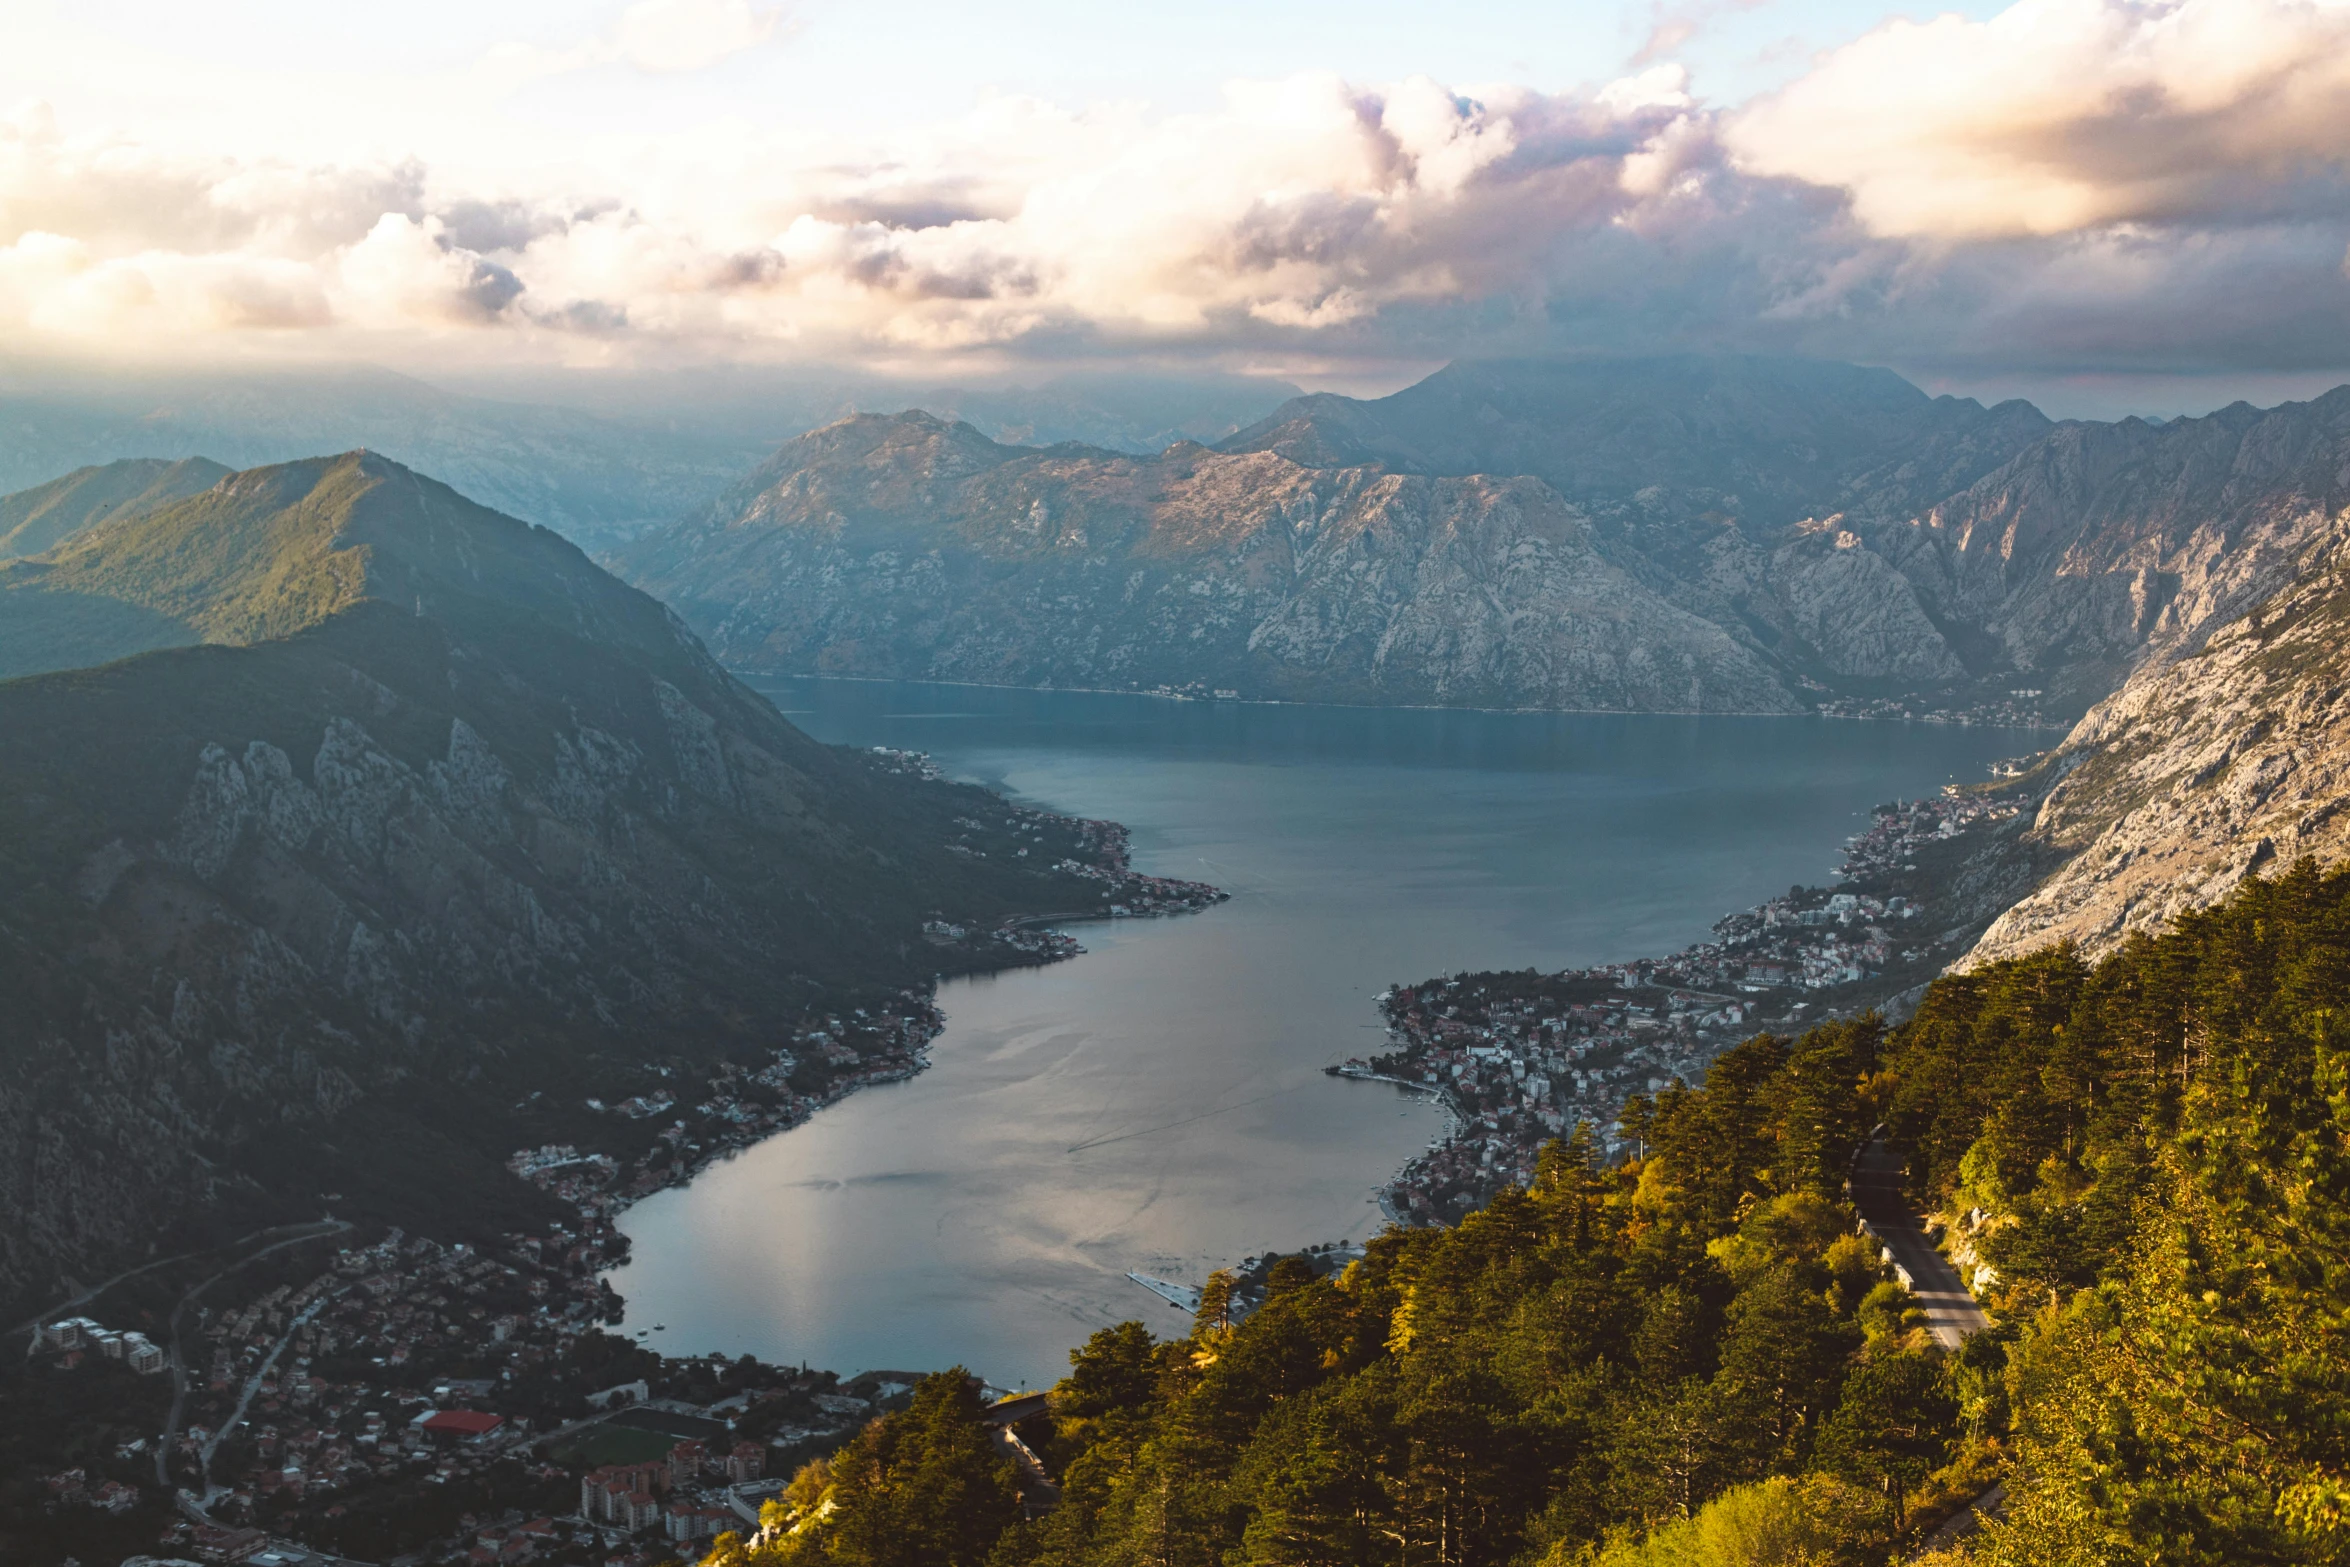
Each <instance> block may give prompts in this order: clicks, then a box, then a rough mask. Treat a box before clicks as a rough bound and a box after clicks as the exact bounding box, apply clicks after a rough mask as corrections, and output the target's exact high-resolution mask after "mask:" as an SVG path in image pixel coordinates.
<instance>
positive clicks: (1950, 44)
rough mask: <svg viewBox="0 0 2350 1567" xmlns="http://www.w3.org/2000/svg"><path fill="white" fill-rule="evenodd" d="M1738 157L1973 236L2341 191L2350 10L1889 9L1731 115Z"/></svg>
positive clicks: (2158, 217)
mask: <svg viewBox="0 0 2350 1567" xmlns="http://www.w3.org/2000/svg"><path fill="white" fill-rule="evenodd" d="M1729 142H1730V145H1731V146H1732V148H1733V149H1734V150H1735V151H1736V153H1737V155H1738V157H1739V160H1740V162H1741V163H1742V165H1743V166H1744V167H1746V168H1747V169H1749V170H1752V171H1753V172H1755V173H1758V174H1764V175H1784V176H1792V177H1794V178H1798V179H1803V180H1809V181H1812V182H1814V183H1817V184H1822V185H1830V186H1836V187H1839V188H1841V189H1843V190H1845V191H1848V192H1849V193H1850V196H1851V200H1852V206H1853V211H1854V213H1855V214H1856V215H1857V216H1858V217H1859V218H1860V220H1861V221H1862V222H1863V223H1865V224H1866V225H1868V227H1869V228H1870V229H1871V230H1872V231H1874V232H1876V233H1879V234H1896V235H1918V236H1930V237H1934V238H1938V239H1982V238H1996V237H2005V236H2012V235H2055V234H2067V233H2073V232H2077V231H2081V230H2086V229H2092V228H2097V227H2101V226H2105V225H2110V224H2116V223H2133V222H2134V223H2180V222H2210V221H2219V222H2226V221H2230V220H2235V219H2240V218H2243V217H2247V216H2271V215H2274V214H2275V213H2276V212H2277V211H2278V210H2280V209H2290V208H2292V207H2293V206H2295V205H2297V204H2301V203H2305V202H2309V201H2312V200H2315V201H2318V202H2321V203H2323V204H2325V205H2326V206H2328V207H2329V208H2331V209H2333V210H2337V211H2338V210H2340V207H2341V205H2342V201H2341V192H2342V178H2343V174H2344V165H2345V158H2350V6H2345V5H2343V4H2340V3H2334V0H2326V3H2320V0H2171V3H2159V4H2157V3H2145V0H2021V3H2020V4H2017V5H2015V6H2014V7H2012V8H2011V9H2009V10H2007V11H2004V12H2001V13H2000V14H1999V15H1997V16H1995V17H1993V18H1991V19H1990V20H1988V21H1984V22H1975V21H1969V20H1967V19H1965V18H1963V17H1958V16H1943V17H1940V18H1937V19H1936V20H1934V21H1931V22H1922V23H1921V22H1906V21H1897V22H1893V23H1889V24H1888V25H1886V26H1885V27H1882V28H1880V29H1878V30H1877V31H1875V32H1873V33H1870V34H1869V35H1868V36H1866V37H1864V38H1862V39H1860V40H1858V41H1857V42H1855V43H1852V44H1850V45H1847V46H1846V47H1845V48H1842V49H1840V50H1837V51H1835V52H1834V53H1832V54H1831V55H1829V56H1828V57H1827V58H1826V59H1824V60H1823V61H1821V62H1820V63H1819V65H1818V66H1817V67H1815V68H1814V69H1813V70H1812V71H1811V72H1810V73H1808V74H1807V75H1805V76H1804V77H1803V78H1802V79H1800V80H1799V81H1797V82H1795V83H1794V84H1792V85H1791V86H1789V87H1787V88H1786V89H1784V90H1783V91H1781V92H1779V93H1777V94H1775V95H1773V96H1772V97H1770V98H1768V99H1765V100H1764V101H1762V102H1760V103H1758V104H1756V105H1754V106H1753V107H1751V108H1749V109H1747V110H1746V111H1745V112H1744V113H1742V114H1741V115H1739V116H1738V117H1737V118H1736V120H1735V122H1734V123H1733V125H1732V126H1731V128H1730V131H1729Z"/></svg>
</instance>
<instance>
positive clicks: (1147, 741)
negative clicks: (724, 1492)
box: [613, 680, 2045, 1386]
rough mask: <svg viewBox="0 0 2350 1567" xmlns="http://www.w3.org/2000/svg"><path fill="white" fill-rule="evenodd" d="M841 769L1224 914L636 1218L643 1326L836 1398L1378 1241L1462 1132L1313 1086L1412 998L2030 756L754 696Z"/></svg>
mask: <svg viewBox="0 0 2350 1567" xmlns="http://www.w3.org/2000/svg"><path fill="white" fill-rule="evenodd" d="M762 689H765V690H767V691H768V693H769V695H771V696H772V697H773V698H774V699H775V701H776V703H777V705H778V706H779V707H781V708H783V709H784V710H785V711H786V712H788V713H790V714H791V715H792V718H793V720H794V721H795V722H797V723H799V724H800V725H801V726H802V727H804V728H806V729H808V730H809V731H810V732H811V733H813V734H815V735H816V736H818V737H819V738H821V739H825V740H832V741H840V742H844V743H850V744H857V745H892V746H904V747H910V748H913V749H918V750H926V751H929V752H930V753H932V754H933V755H934V756H936V757H937V758H938V759H939V761H940V762H941V763H942V764H944V765H945V766H946V767H947V768H948V770H949V771H950V772H952V773H954V774H955V775H957V776H959V777H965V778H971V779H975V780H978V781H981V782H985V783H987V784H990V785H991V786H993V787H996V788H998V789H1001V790H1003V791H1005V792H1006V793H1008V794H1012V795H1015V796H1018V797H1019V798H1021V799H1023V800H1025V801H1028V802H1031V803H1034V804H1037V805H1042V806H1046V807H1049V808H1052V809H1055V810H1062V811H1069V812H1072V813H1075V814H1079V815H1085V816H1105V817H1111V818H1114V819H1116V820H1119V821H1123V822H1126V823H1128V824H1129V825H1130V826H1132V827H1133V829H1134V846H1135V858H1136V864H1137V867H1138V868H1139V869H1143V870H1147V871H1151V872H1155V873H1159V874H1163V875H1171V876H1184V877H1192V878H1196V879H1199V880H1204V881H1211V882H1214V883H1215V884H1216V885H1218V886H1220V887H1222V888H1224V889H1225V890H1226V891H1228V892H1230V893H1231V894H1232V901H1231V902H1230V903H1228V904H1224V905H1221V906H1219V907H1217V908H1214V909H1211V910H1209V911H1207V912H1206V913H1203V914H1199V915H1192V916H1184V917H1179V918H1174V919H1166V920H1149V921H1134V922H1120V923H1118V924H1114V925H1112V924H1101V925H1086V926H1081V927H1077V928H1076V934H1077V935H1078V937H1079V939H1080V940H1081V941H1083V942H1084V943H1085V945H1086V947H1087V948H1088V949H1089V951H1088V955H1087V956H1085V957H1082V958H1079V959H1077V960H1076V961H1074V962H1071V963H1063V964H1058V965H1056V966H1054V967H1052V968H1048V969H1042V970H1024V971H1021V972H1018V973H1014V974H1007V975H1001V976H996V977H993V978H982V979H969V980H957V981H953V982H950V983H949V984H947V985H946V986H944V987H943V988H942V991H941V994H940V998H939V999H940V1004H941V1005H942V1006H943V1007H944V1008H945V1011H946V1016H947V1025H946V1032H945V1033H944V1034H943V1035H942V1036H941V1037H940V1039H939V1041H938V1043H937V1044H936V1046H935V1047H934V1048H933V1051H932V1063H933V1064H932V1067H931V1069H930V1070H929V1071H928V1072H926V1073H924V1074H922V1075H921V1076H919V1077H916V1078H914V1079H912V1080H910V1081H908V1082H905V1083H897V1084H889V1085H885V1086H882V1087H878V1088H871V1089H866V1090H864V1091H863V1092H860V1093H858V1094H856V1095H854V1096H852V1097H851V1098H849V1099H848V1100H846V1101H844V1102H843V1103H841V1104H840V1105H837V1106H835V1107H834V1108H832V1109H830V1110H826V1111H824V1112H822V1113H821V1114H819V1115H818V1116H817V1117H816V1118H815V1119H814V1120H813V1121H811V1122H810V1123H809V1124H808V1125H806V1126H804V1127H801V1128H800V1129H798V1130H796V1131H793V1132H790V1133H788V1134H786V1135H784V1136H782V1137H778V1138H775V1139H772V1140H770V1141H769V1142H767V1143H765V1144H763V1145H761V1146H759V1147H757V1148H754V1149H751V1150H749V1151H748V1152H746V1153H744V1154H742V1155H739V1156H737V1157H736V1158H734V1159H732V1160H730V1161H727V1162H726V1163H723V1164H720V1165H717V1166H714V1167H713V1168H712V1169H710V1170H708V1171H706V1172H705V1173H704V1174H703V1175H702V1176H701V1177H700V1178H699V1179H698V1180H696V1181H695V1182H694V1183H693V1184H692V1185H691V1186H689V1187H685V1188H682V1189H679V1190H675V1191H669V1192H663V1193H661V1194H659V1195H657V1196H655V1197H653V1198H651V1199H649V1200H647V1201H646V1202H643V1203H641V1204H639V1205H638V1206H637V1207H636V1208H634V1209H632V1210H630V1212H629V1213H628V1215H627V1216H626V1218H625V1219H624V1220H623V1222H622V1228H623V1229H625V1230H626V1231H627V1232H628V1234H629V1235H630V1237H631V1239H632V1240H633V1241H634V1243H635V1259H634V1261H632V1262H631V1264H630V1265H629V1266H628V1267H627V1268H625V1269H623V1270H621V1271H620V1272H619V1273H618V1274H617V1275H615V1277H614V1280H613V1282H614V1285H615V1287H616V1288H618V1289H619V1290H620V1291H621V1292H622V1293H623V1294H624V1295H626V1296H627V1297H628V1301H629V1314H628V1321H629V1325H630V1327H631V1328H632V1329H633V1328H635V1327H638V1326H649V1325H650V1324H652V1323H655V1322H663V1323H667V1324H668V1325H669V1327H668V1330H667V1331H666V1332H664V1333H662V1334H660V1335H658V1336H657V1337H656V1338H655V1340H654V1342H655V1343H656V1344H657V1345H658V1346H659V1347H661V1348H663V1349H665V1350H667V1351H669V1352H671V1353H688V1352H699V1351H702V1350H711V1349H716V1350H724V1351H727V1352H729V1353H733V1352H740V1351H750V1352H753V1353H756V1354H758V1355H760V1356H762V1357H764V1358H769V1359H774V1360H780V1361H792V1362H799V1361H807V1362H809V1363H811V1364H814V1365H819V1366H828V1367H831V1368H833V1369H835V1370H838V1371H840V1372H842V1373H843V1374H847V1373H850V1372H854V1371H857V1370H862V1369H868V1368H877V1367H889V1368H893V1369H912V1370H921V1369H928V1368H935V1367H939V1366H945V1365H948V1364H951V1363H954V1362H958V1361H960V1362H962V1363H964V1364H967V1365H969V1366H970V1367H972V1368H973V1369H974V1370H977V1371H980V1372H982V1373H984V1374H985V1375H987V1376H989V1377H990V1378H992V1379H994V1380H995V1381H997V1382H999V1383H1003V1384H1006V1385H1011V1384H1015V1383H1019V1382H1023V1381H1025V1382H1026V1383H1028V1384H1029V1385H1032V1386H1033V1385H1036V1384H1039V1383H1042V1382H1048V1381H1050V1380H1052V1379H1053V1378H1054V1377H1055V1376H1057V1375H1058V1374H1059V1373H1060V1372H1061V1371H1062V1370H1063V1369H1065V1367H1066V1364H1067V1362H1066V1359H1065V1355H1066V1352H1067V1350H1068V1348H1069V1347H1070V1346H1071V1345H1073V1344H1075V1343H1077V1342H1078V1341H1080V1340H1081V1339H1082V1338H1083V1337H1084V1336H1085V1335H1086V1334H1088V1333H1090V1332H1091V1331H1093V1330H1094V1329H1095V1328H1097V1327H1102V1326H1106V1325H1108V1324H1110V1323H1112V1322H1116V1321H1118V1320H1120V1319H1122V1318H1126V1317H1140V1318H1141V1319H1142V1320H1143V1321H1145V1322H1148V1323H1151V1324H1152V1325H1154V1326H1156V1327H1159V1328H1161V1329H1162V1330H1169V1331H1171V1330H1173V1329H1175V1328H1177V1327H1178V1326H1180V1325H1181V1324H1182V1322H1183V1319H1182V1317H1181V1316H1180V1315H1179V1314H1178V1313H1177V1312H1176V1311H1175V1310H1174V1309H1173V1308H1171V1307H1169V1306H1167V1305H1166V1304H1164V1303H1163V1302H1160V1301H1158V1300H1156V1299H1155V1298H1153V1297H1152V1296H1149V1295H1147V1294H1145V1293H1144V1292H1143V1291H1142V1290H1141V1289H1140V1288H1138V1287H1137V1286H1135V1285H1133V1284H1131V1283H1129V1282H1128V1281H1127V1280H1126V1279H1125V1277H1124V1274H1125V1272H1126V1270H1128V1269H1130V1268H1132V1269H1139V1270H1140V1271H1142V1272H1145V1273H1153V1274H1158V1275H1161V1276H1163V1277H1168V1278H1174V1279H1179V1280H1187V1281H1190V1282H1194V1283H1196V1282H1197V1281H1198V1280H1199V1279H1200V1278H1201V1277H1202V1276H1203V1275H1204V1274H1205V1273H1206V1271H1207V1270H1208V1269H1209V1268H1211V1267H1214V1266H1216V1265H1217V1264H1219V1263H1223V1262H1229V1261H1233V1260H1236V1259H1238V1258H1239V1257H1241V1256H1243V1255H1245V1254H1247V1253H1249V1252H1254V1251H1259V1250H1262V1249H1265V1248H1267V1247H1281V1248H1285V1249H1294V1248H1296V1247H1299V1246H1303V1245H1307V1244H1310V1243H1312V1242H1316V1241H1325V1240H1336V1239H1340V1238H1344V1237H1360V1236H1362V1235H1364V1234H1367V1233H1369V1232H1371V1231H1374V1230H1376V1228H1377V1227H1378V1224H1379V1214H1378V1210H1377V1208H1376V1207H1375V1206H1373V1204H1372V1193H1373V1191H1374V1190H1375V1188H1376V1187H1377V1186H1378V1184H1379V1183H1380V1182H1381V1181H1382V1180H1383V1179H1384V1178H1385V1177H1386V1176H1387V1175H1388V1174H1390V1173H1391V1172H1392V1171H1393V1170H1394V1169H1395V1167H1396V1166H1397V1165H1399V1164H1401V1163H1402V1162H1403V1161H1404V1160H1405V1159H1407V1158H1408V1157H1410V1155H1411V1154H1412V1153H1414V1152H1416V1151H1417V1150H1418V1149H1419V1148H1420V1147H1421V1146H1423V1145H1424V1144H1425V1143H1426V1142H1427V1140H1428V1139H1429V1138H1430V1137H1432V1136H1434V1135H1436V1134H1437V1133H1438V1132H1440V1131H1441V1129H1442V1119H1441V1116H1440V1115H1439V1114H1438V1113H1437V1112H1436V1111H1435V1110H1434V1109H1433V1108H1432V1107H1430V1106H1429V1105H1427V1104H1425V1103H1424V1102H1422V1101H1419V1100H1416V1099H1412V1098H1408V1097H1406V1096H1404V1095H1402V1094H1401V1093H1400V1092H1398V1091H1397V1090H1394V1089H1391V1088H1387V1087H1383V1086H1379V1085H1372V1084H1361V1083H1347V1082H1340V1081H1338V1080H1336V1079H1333V1078H1328V1077H1325V1076H1323V1075H1322V1073H1321V1069H1322V1068H1323V1067H1324V1066H1326V1065H1328V1064H1329V1063H1331V1062H1333V1061H1336V1060H1340V1059H1343V1058H1344V1057H1346V1056H1349V1055H1355V1054H1358V1053H1361V1052H1363V1051H1364V1050H1365V1049H1366V1048H1367V1047H1369V1046H1371V1045H1373V1044H1375V1043H1376V1042H1377V1040H1378V1038H1379V1034H1378V1029H1377V1020H1376V1016H1375V1014H1374V1011H1373V1008H1372V1004H1371V999H1372V997H1373V996H1374V995H1376V994H1377V993H1378V992H1379V991H1380V990H1381V989H1383V988H1385V987H1386V986H1387V985H1388V984H1390V983H1393V982H1396V981H1400V980H1416V979H1420V978H1423V977H1425V976H1428V975H1430V974H1436V973H1445V972H1451V971H1454V970H1457V969H1460V968H1464V967H1472V966H1473V967H1480V968H1518V967H1525V966H1528V965H1538V966H1541V967H1544V968H1556V967H1560V966H1563V965H1568V964H1586V963H1594V962H1602V961H1607V960H1610V959H1618V958H1628V957H1635V956H1639V955H1642V954H1646V953H1656V952H1663V951H1668V950H1671V949H1673V948H1676V947H1679V946H1682V945H1684V944H1686V943H1688V942H1690V941H1693V940H1696V939H1698V938H1699V937H1700V936H1702V935H1703V934H1704V932H1705V930H1706V927H1707V926H1708V925H1709V924H1710V923H1711V922H1712V921H1713V919H1714V918H1715V917H1717V916H1718V915H1720V914H1721V913H1723V912H1725V911H1726V910H1728V909H1731V908H1733V907H1742V906H1745V905H1748V904H1752V903H1755V902H1758V901H1760V900H1761V899H1762V898H1764V897H1765V896H1767V895H1769V894H1770V893H1773V892H1776V891H1781V890H1784V889H1785V888H1786V887H1787V885H1788V884H1789V883H1791V882H1795V881H1798V880H1802V881H1819V880H1823V879H1825V877H1826V876H1827V875H1828V873H1829V872H1830V871H1831V870H1832V868H1833V866H1834V864H1835V861H1836V858H1837V851H1838V848H1839V846H1840V844H1841V842H1842V840H1843V838H1844V836H1845V835H1846V834H1848V833H1850V832H1853V831H1855V830H1857V829H1858V828H1859V826H1860V825H1861V824H1862V823H1863V821H1865V819H1866V816H1867V812H1868V808H1869V806H1870V805H1872V804H1874V803H1876V802H1878V801H1880V800H1887V799H1892V798H1895V797H1899V796H1904V795H1917V794H1921V793H1927V792H1931V791H1932V790H1934V789H1936V788H1938V787H1939V786H1940V785H1941V784H1943V783H1944V782H1946V781H1949V780H1951V779H1953V778H1960V777H1975V776H1980V773H1981V769H1982V766H1983V764H1984V763H1985V762H1987V761H1989V760H1990V759H1992V758H1994V757H1998V756H2003V755H2008V754H2012V753H2014V752H2017V751H2022V750H2026V749H2029V748H2031V747H2032V746H2033V745H2034V744H2035V743H2045V742H2044V739H2042V740H2037V741H2036V740H2035V737H2033V736H2032V735H2029V734H2024V733H2018V732H2015V731H1999V730H1980V729H1976V730H1966V729H1950V728H1938V727H1930V726H1908V725H1892V724H1858V723H1848V722H1834V721H1827V720H1814V719H1765V718H1667V717H1618V716H1599V715H1558V714H1505V713H1463V712H1445V711H1431V710H1394V709H1386V710H1380V709H1352V708H1324V707H1290V706H1259V705H1245V706H1244V705H1240V704H1229V703H1223V704H1209V703H1174V702H1164V701H1157V700H1153V699H1150V698H1143V697H1122V696H1106V695H1094V694H1086V693H1067V692H1064V693H1044V692H1024V691H1003V690H992V689H985V688H966V687H948V686H919V685H895V684H886V683H876V682H851V681H806V680H794V681H775V682H769V683H766V684H765V685H763V687H762Z"/></svg>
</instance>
